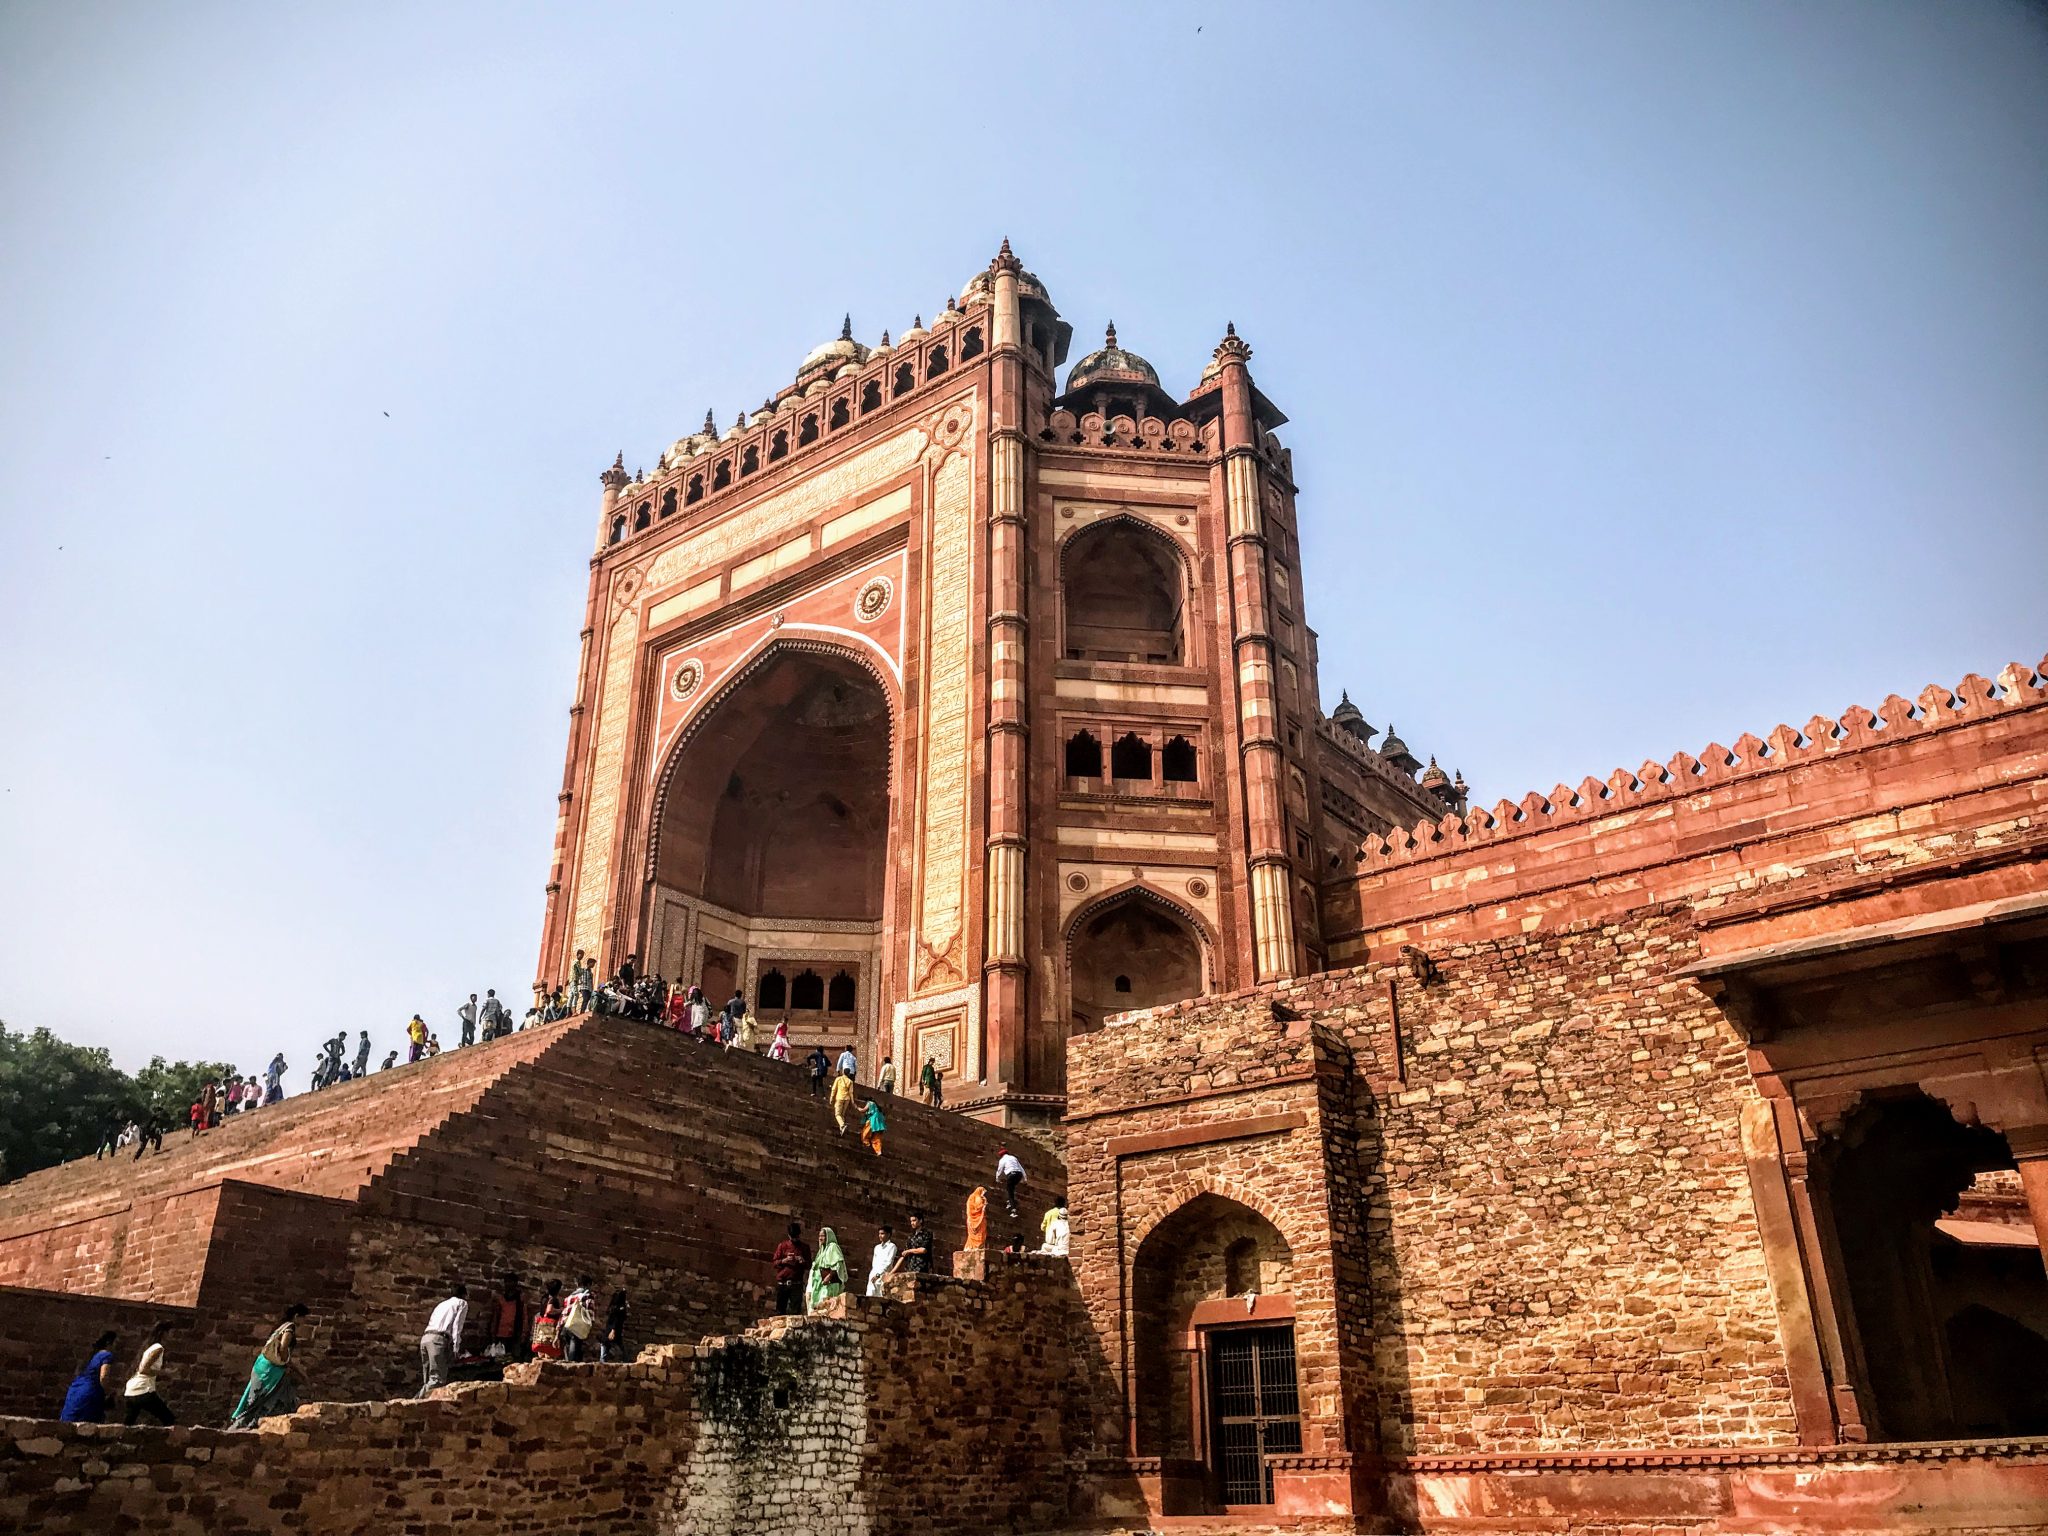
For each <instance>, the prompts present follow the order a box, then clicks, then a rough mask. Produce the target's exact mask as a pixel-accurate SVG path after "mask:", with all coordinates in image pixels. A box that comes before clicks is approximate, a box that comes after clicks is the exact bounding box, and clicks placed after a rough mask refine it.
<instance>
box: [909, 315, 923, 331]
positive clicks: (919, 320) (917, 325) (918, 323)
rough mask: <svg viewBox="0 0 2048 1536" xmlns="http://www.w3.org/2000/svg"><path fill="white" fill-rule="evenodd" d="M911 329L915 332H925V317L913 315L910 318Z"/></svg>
mask: <svg viewBox="0 0 2048 1536" xmlns="http://www.w3.org/2000/svg"><path fill="white" fill-rule="evenodd" d="M910 328H911V329H912V330H913V331H921V330H923V329H924V316H923V315H912V316H911V317H910Z"/></svg>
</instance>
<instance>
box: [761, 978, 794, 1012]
mask: <svg viewBox="0 0 2048 1536" xmlns="http://www.w3.org/2000/svg"><path fill="white" fill-rule="evenodd" d="M754 1006H755V1007H756V1008H758V1009H760V1010H761V1011H762V1012H763V1013H766V1012H767V1011H768V1010H769V1009H771V1008H787V1007H788V1006H789V978H788V977H787V976H785V975H783V974H782V972H780V971H768V972H766V973H764V974H763V975H762V977H761V980H760V982H759V984H758V985H757V986H756V988H755V991H754Z"/></svg>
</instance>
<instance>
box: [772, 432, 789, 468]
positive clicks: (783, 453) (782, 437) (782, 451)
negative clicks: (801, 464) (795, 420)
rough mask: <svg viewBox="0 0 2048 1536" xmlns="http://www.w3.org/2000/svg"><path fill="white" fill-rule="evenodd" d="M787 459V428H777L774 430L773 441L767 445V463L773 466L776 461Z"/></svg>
mask: <svg viewBox="0 0 2048 1536" xmlns="http://www.w3.org/2000/svg"><path fill="white" fill-rule="evenodd" d="M788 457H789V428H787V427H778V428H776V431H775V436H774V438H773V440H772V441H770V442H769V444H768V462H769V463H771V464H773V463H774V462H775V461H776V460H777V459H785V458H788Z"/></svg>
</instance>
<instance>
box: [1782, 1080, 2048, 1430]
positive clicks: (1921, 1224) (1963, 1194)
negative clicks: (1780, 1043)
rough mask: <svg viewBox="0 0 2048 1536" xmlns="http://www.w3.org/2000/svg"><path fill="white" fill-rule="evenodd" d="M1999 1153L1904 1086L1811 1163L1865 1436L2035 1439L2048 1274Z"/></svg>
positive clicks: (2041, 1404) (1999, 1144) (1871, 1106)
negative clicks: (1837, 1277) (1836, 1271)
mask: <svg viewBox="0 0 2048 1536" xmlns="http://www.w3.org/2000/svg"><path fill="white" fill-rule="evenodd" d="M2013 1168H2014V1163H2013V1157H2012V1149H2011V1147H2010V1146H2009V1145H2008V1144H2007V1142H2006V1139H2005V1138H2004V1137H2003V1136H2001V1135H2000V1134H1999V1133H1998V1132H1997V1131H1994V1130H1992V1129H1990V1128H1989V1127H1986V1126H1981V1125H1969V1126H1966V1125H1963V1124H1961V1123H1960V1122H1958V1121H1957V1119H1956V1118H1955V1116H1954V1115H1953V1114H1952V1113H1950V1111H1949V1109H1948V1106H1947V1105H1945V1104H1943V1103H1942V1102H1941V1101H1940V1100H1939V1099H1935V1098H1931V1097H1929V1096H1928V1095H1927V1094H1925V1093H1922V1092H1920V1091H1919V1090H1917V1089H1903V1090H1898V1091H1896V1092H1893V1093H1890V1094H1887V1095H1885V1096H1882V1097H1878V1098H1875V1099H1873V1100H1871V1101H1870V1102H1866V1103H1865V1104H1863V1105H1861V1106H1860V1107H1859V1108H1858V1109H1857V1110H1856V1111H1855V1113H1853V1114H1852V1115H1850V1116H1849V1117H1848V1119H1847V1120H1846V1121H1845V1122H1844V1123H1843V1125H1842V1128H1841V1130H1840V1131H1839V1132H1838V1133H1837V1134H1836V1135H1835V1136H1834V1137H1833V1138H1831V1139H1830V1140H1829V1141H1828V1142H1826V1143H1824V1144H1823V1145H1822V1147H1821V1148H1820V1149H1819V1151H1818V1153H1817V1155H1816V1157H1815V1159H1814V1168H1813V1172H1814V1179H1815V1185H1816V1192H1817V1194H1818V1195H1819V1196H1820V1203H1821V1206H1822V1209H1823V1210H1824V1211H1825V1213H1826V1219H1827V1223H1828V1227H1829V1229H1830V1236H1831V1237H1832V1246H1833V1249H1834V1254H1835V1256H1836V1258H1837V1259H1838V1261H1839V1264H1840V1272H1841V1283H1840V1285H1839V1286H1838V1287H1837V1294H1838V1296H1839V1297H1840V1298H1841V1305H1842V1308H1843V1310H1844V1312H1845V1313H1846V1316H1845V1317H1844V1319H1843V1321H1844V1322H1845V1324H1847V1327H1846V1328H1845V1330H1844V1331H1845V1332H1846V1333H1847V1334H1848V1335H1849V1339H1850V1341H1851V1353H1852V1361H1853V1363H1852V1371H1853V1374H1855V1375H1856V1376H1857V1377H1858V1378H1859V1379H1858V1381H1857V1396H1858V1399H1859V1402H1860V1406H1861V1409H1862V1415H1863V1420H1864V1423H1865V1425H1866V1426H1867V1428H1868V1429H1869V1432H1870V1435H1871V1438H1873V1439H1880V1440H1942V1439H1953V1438H1956V1437H1959V1436H1967V1435H2024V1434H2041V1433H2048V1276H2044V1274H2043V1271H2042V1263H2041V1250H2040V1247H2039V1246H2038V1244H2037V1243H2036V1242H2035V1241H2034V1234H2033V1228H2032V1224H2031V1222H2030V1220H2029V1218H2028V1214H2027V1209H2026V1202H2025V1197H2024V1195H2023V1194H2022V1192H2021V1190H2020V1185H2019V1178H2018V1175H2017V1173H2015V1172H2013V1171H2012V1170H2013Z"/></svg>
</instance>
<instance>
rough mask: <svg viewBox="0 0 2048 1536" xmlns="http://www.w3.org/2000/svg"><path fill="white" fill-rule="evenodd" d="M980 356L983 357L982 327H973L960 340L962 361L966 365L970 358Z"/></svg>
mask: <svg viewBox="0 0 2048 1536" xmlns="http://www.w3.org/2000/svg"><path fill="white" fill-rule="evenodd" d="M979 356H981V327H980V326H978V325H971V326H969V327H968V328H967V334H966V335H965V336H962V337H961V338H960V361H961V362H963V363H964V362H966V361H967V360H968V359H969V358H970V357H979Z"/></svg>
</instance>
